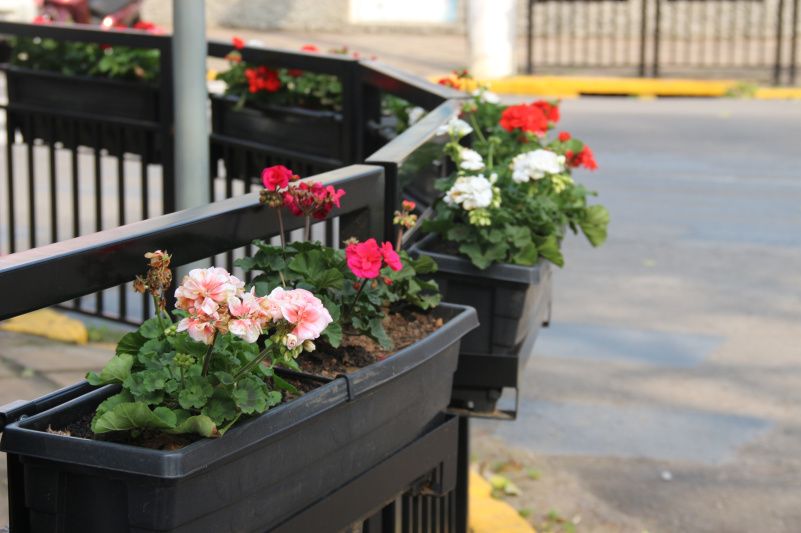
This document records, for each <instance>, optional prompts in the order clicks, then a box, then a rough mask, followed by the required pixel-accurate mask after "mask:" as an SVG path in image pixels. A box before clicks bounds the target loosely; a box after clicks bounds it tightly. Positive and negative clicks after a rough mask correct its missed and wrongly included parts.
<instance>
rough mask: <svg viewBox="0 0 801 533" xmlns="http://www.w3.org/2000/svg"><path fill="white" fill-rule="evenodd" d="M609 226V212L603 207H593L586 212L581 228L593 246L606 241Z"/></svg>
mask: <svg viewBox="0 0 801 533" xmlns="http://www.w3.org/2000/svg"><path fill="white" fill-rule="evenodd" d="M607 226H609V211H607V210H606V208H605V207H604V206H602V205H591V206H589V207H587V209H585V210H584V216H583V217H582V218H581V220H579V227H581V231H583V232H584V235H585V236H586V237H587V240H588V241H590V244H592V245H593V246H600V245H601V244H603V243H604V242H605V241H606V228H607Z"/></svg>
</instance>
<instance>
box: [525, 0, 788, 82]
mask: <svg viewBox="0 0 801 533" xmlns="http://www.w3.org/2000/svg"><path fill="white" fill-rule="evenodd" d="M798 3H799V1H798V0H766V1H758V0H688V1H677V0H529V2H528V3H527V11H526V17H527V19H528V20H527V23H526V33H527V39H526V40H527V42H526V54H525V63H524V65H523V66H522V69H521V70H523V71H525V72H528V73H532V72H536V73H549V72H550V73H570V72H575V71H590V72H592V73H611V74H614V75H637V76H641V77H645V76H652V77H659V76H674V77H676V76H678V77H713V78H714V77H717V78H729V79H741V80H748V81H755V82H760V83H772V84H774V85H784V84H789V85H793V84H795V83H796V82H797V70H798V34H799V31H801V28H799V20H798V18H799V17H798V10H799V7H798ZM633 28H636V31H633Z"/></svg>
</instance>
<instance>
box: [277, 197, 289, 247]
mask: <svg viewBox="0 0 801 533" xmlns="http://www.w3.org/2000/svg"><path fill="white" fill-rule="evenodd" d="M275 212H276V214H277V215H278V229H279V233H278V235H280V236H281V248H286V237H285V236H284V217H283V215H282V214H281V208H280V207H276V208H275Z"/></svg>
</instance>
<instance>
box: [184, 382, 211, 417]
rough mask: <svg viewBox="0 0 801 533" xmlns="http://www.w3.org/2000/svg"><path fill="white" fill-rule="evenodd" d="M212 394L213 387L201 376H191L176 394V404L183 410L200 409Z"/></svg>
mask: <svg viewBox="0 0 801 533" xmlns="http://www.w3.org/2000/svg"><path fill="white" fill-rule="evenodd" d="M213 393H214V387H212V386H211V383H209V382H208V380H207V379H206V378H205V377H203V376H192V377H191V378H188V379H187V380H186V381H185V384H184V388H183V390H181V392H179V393H178V403H179V404H180V405H181V407H183V408H184V409H192V408H195V409H201V408H203V406H204V405H206V402H207V401H208V399H209V398H210V397H211V395H212V394H213Z"/></svg>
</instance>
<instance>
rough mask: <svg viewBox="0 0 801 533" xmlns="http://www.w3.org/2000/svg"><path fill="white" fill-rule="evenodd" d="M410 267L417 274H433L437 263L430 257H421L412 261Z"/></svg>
mask: <svg viewBox="0 0 801 533" xmlns="http://www.w3.org/2000/svg"><path fill="white" fill-rule="evenodd" d="M412 267H413V268H414V270H415V272H416V273H417V274H433V273H434V272H436V271H437V262H436V261H434V259H433V258H431V256H428V255H421V256H420V257H418V258H417V259H415V260H414V261H412Z"/></svg>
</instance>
